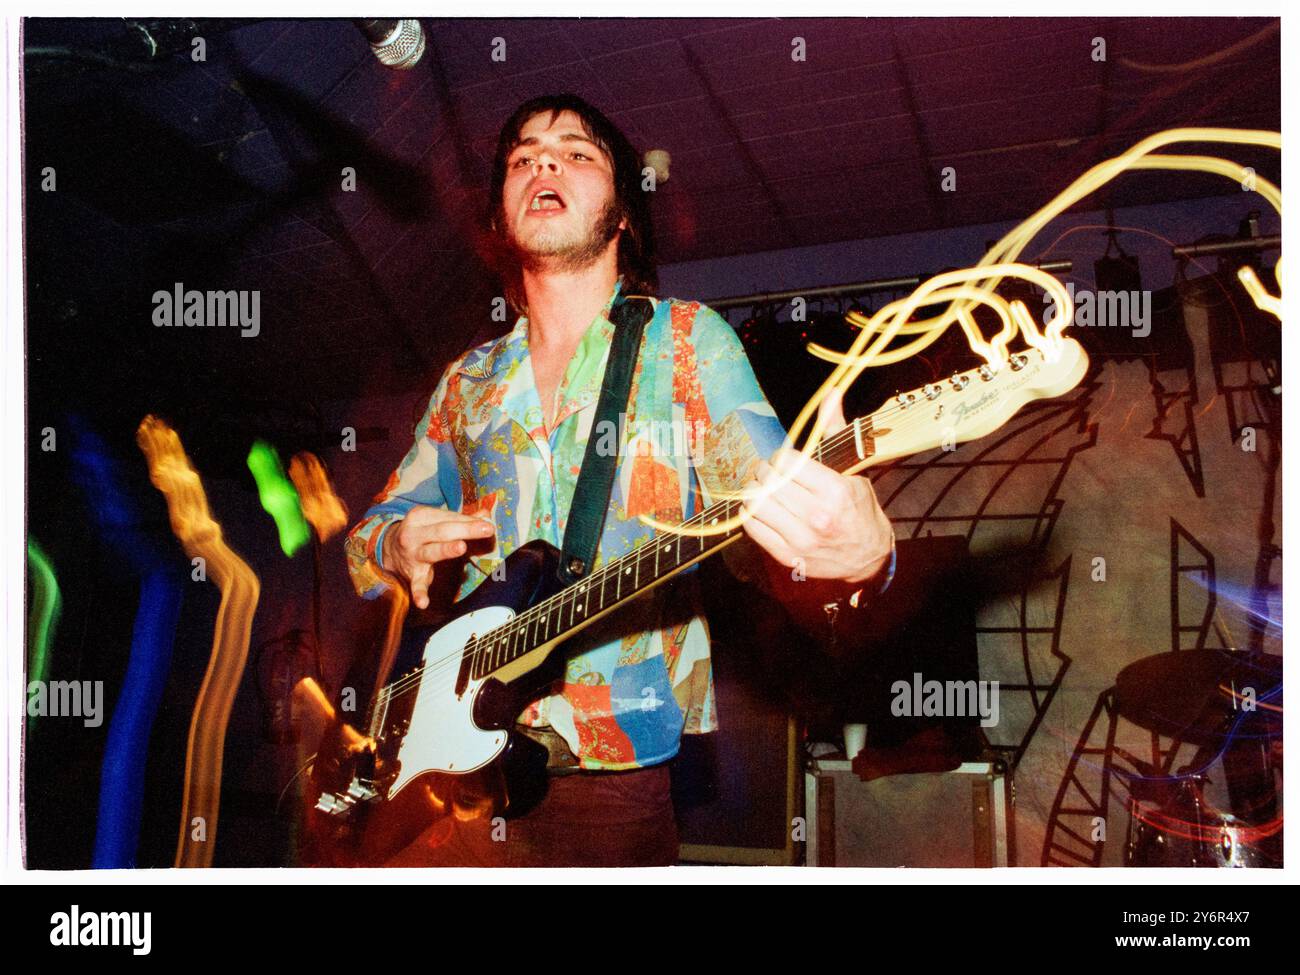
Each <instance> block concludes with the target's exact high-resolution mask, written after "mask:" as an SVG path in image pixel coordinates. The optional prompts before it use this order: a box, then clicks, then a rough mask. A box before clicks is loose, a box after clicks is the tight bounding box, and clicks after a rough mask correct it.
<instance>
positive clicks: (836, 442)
mask: <svg viewBox="0 0 1300 975" xmlns="http://www.w3.org/2000/svg"><path fill="white" fill-rule="evenodd" d="M925 402H931V401H923V400H918V401H916V402H913V403H911V404H909V405H908V406H906V407H904V406H891V407H884V408H882V409H881V410H879V411H877V412H876V413H874V414H871V416H870V417H868V419H871V420H873V421H874V420H875V419H877V418H878V417H885V416H892V415H893V414H895V413H901V412H903V411H904V410H907V409H910V408H911V407H919V406H921V405H922V404H923V403H925ZM923 412H924V411H923V410H920V409H916V410H913V411H912V413H911V414H908V415H906V416H905V417H904V420H907V419H910V418H912V417H917V416H920V415H921V414H922V413H923ZM895 426H896V428H899V429H901V425H900V424H896V425H895ZM874 427H875V424H874V423H873V429H874ZM868 432H870V431H868ZM841 454H842V455H843V456H839V455H841ZM832 455H835V456H832ZM818 456H819V457H820V459H821V462H822V463H825V462H826V461H827V460H831V461H832V463H830V464H827V466H831V467H836V468H837V469H838V468H840V466H841V465H840V464H838V463H836V462H835V461H838V460H843V461H846V463H844V464H843V465H842V467H843V468H847V467H849V466H850V465H851V464H853V463H855V462H856V461H857V460H859V457H858V454H857V447H856V437H855V436H854V433H853V425H852V424H850V425H849V426H847V427H845V428H844V430H842V431H839V432H837V433H835V434H832V435H831V436H830V437H828V438H827V439H826V440H825V441H823V443H822V444H821V445H820V447H819V454H818ZM742 503H743V501H742V500H741V499H728V500H726V501H722V502H718V504H716V505H713V506H711V507H710V508H706V509H705V510H704V511H702V512H699V513H698V514H696V515H693V516H692V517H691V518H690V519H688V520H687V521H686V522H684V523H683V524H684V525H686V526H689V527H698V526H700V525H703V524H705V523H706V522H705V516H706V515H708V516H714V515H715V514H716V509H719V508H726V509H727V510H728V511H730V510H731V509H732V508H733V507H739V506H740V505H741V504H742ZM734 533H735V530H733V532H732V533H730V534H734ZM682 537H686V536H682ZM654 547H657V546H654V545H644V546H641V547H640V548H638V549H637V550H636V551H635V552H633V553H628V555H625V556H621V557H620V559H617V560H615V561H614V562H611V563H610V564H609V565H608V566H605V567H602V568H601V569H600V570H599V571H598V572H597V573H594V574H593V576H592V578H591V579H590V580H588V585H587V586H586V587H585V588H582V587H581V586H570V587H568V588H566V589H565V590H562V591H561V592H560V593H558V594H556V596H555V597H552V598H554V599H557V600H559V603H558V604H557V605H556V606H554V607H553V608H554V610H555V611H556V612H559V611H561V610H562V609H563V603H564V600H565V599H573V598H575V597H576V596H577V595H579V594H580V592H579V590H581V592H586V591H587V590H589V589H593V588H595V586H596V581H595V580H596V576H597V575H604V574H605V573H609V572H612V570H614V569H624V568H625V567H626V566H625V564H624V563H623V562H622V560H623V559H631V560H632V563H633V564H635V566H636V568H637V569H638V571H639V568H640V564H641V563H642V562H644V561H645V560H646V559H647V558H648V557H649V555H650V554H651V553H650V552H649V551H648V550H649V549H651V548H654ZM604 581H605V580H604V579H602V581H601V586H602V590H603V585H604ZM620 601H621V600H620ZM548 602H549V600H544V601H543V602H542V603H540V604H538V606H536V607H532V608H531V609H529V610H527V611H525V612H524V613H521V614H520V615H519V616H516V617H514V618H512V619H511V620H509V621H507V622H505V623H502V624H500V626H498V627H496V628H494V629H493V630H490V631H489V632H488V633H485V634H483V636H481V637H477V638H476V639H475V640H474V641H472V642H471V643H468V644H465V645H462V646H461V647H460V648H458V649H457V650H455V651H453V652H451V653H449V654H447V655H445V656H443V657H440V658H437V659H436V660H434V661H430V662H429V663H426V664H424V665H422V666H419V667H416V668H415V669H414V670H412V671H411V672H410V673H409V674H407V675H405V676H404V677H403V678H401V679H400V680H398V681H395V682H394V683H393V684H392V685H390V686H389V687H388V688H386V689H385V692H381V697H380V700H381V701H385V702H390V701H391V700H392V699H393V698H395V697H397V696H399V695H401V694H403V693H405V692H406V691H407V690H408V689H410V688H412V687H413V686H415V685H417V684H418V683H419V682H420V681H421V680H422V679H423V678H424V677H425V676H429V677H433V676H436V675H438V674H439V673H442V672H445V671H446V670H447V669H449V668H450V667H452V666H455V667H456V668H457V669H459V667H460V666H461V665H462V664H463V663H464V662H465V657H466V655H467V654H468V655H469V657H470V667H471V672H472V670H473V668H474V667H475V665H476V664H477V662H478V655H479V654H480V653H482V652H484V651H485V650H486V649H487V648H488V645H489V641H488V637H489V634H493V633H497V632H498V631H499V630H502V629H508V633H507V634H506V635H505V636H503V637H501V639H504V640H507V641H509V642H511V643H513V642H514V640H515V639H516V638H517V637H518V636H519V635H521V634H526V631H527V629H528V627H529V626H531V625H533V623H535V622H536V621H537V619H538V618H539V617H540V616H541V614H542V613H543V607H546V606H547V604H548ZM557 635H558V634H557ZM554 638H555V637H551V639H554ZM490 643H491V644H496V643H497V639H496V638H493V639H492V640H491V641H490ZM471 647H473V649H470V648H471ZM520 656H523V654H518V655H515V656H513V657H512V658H511V660H514V659H518V658H519V657H520ZM501 666H504V664H502V665H501ZM494 669H500V668H499V667H497V668H494Z"/></svg>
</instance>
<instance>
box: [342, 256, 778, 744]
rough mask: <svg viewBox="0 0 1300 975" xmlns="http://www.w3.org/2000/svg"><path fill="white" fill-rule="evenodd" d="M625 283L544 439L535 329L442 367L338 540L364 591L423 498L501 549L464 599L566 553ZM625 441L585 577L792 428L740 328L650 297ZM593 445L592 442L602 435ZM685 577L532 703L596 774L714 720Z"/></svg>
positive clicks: (585, 648) (698, 623)
mask: <svg viewBox="0 0 1300 975" xmlns="http://www.w3.org/2000/svg"><path fill="white" fill-rule="evenodd" d="M620 287H621V281H620V284H619V285H616V286H615V289H614V293H613V294H612V295H611V296H610V298H609V301H608V302H607V303H606V305H605V308H604V310H603V311H602V312H601V314H599V315H598V316H597V317H596V318H595V320H594V321H593V322H592V324H591V326H589V327H588V329H587V331H586V333H585V334H584V335H583V337H582V339H581V340H580V341H579V343H578V346H577V349H576V351H575V352H574V355H573V357H572V359H571V360H570V361H569V364H568V366H567V368H566V371H565V374H564V377H563V379H562V381H561V383H560V386H559V389H558V390H557V394H556V395H557V401H558V410H557V412H556V418H555V422H554V425H553V428H552V429H551V430H550V432H549V436H548V434H547V431H546V429H545V426H544V423H543V419H542V408H541V402H540V398H539V396H538V391H537V387H536V385H535V381H534V374H533V369H532V363H531V360H530V358H529V352H528V319H527V317H526V316H521V317H520V318H519V320H518V321H517V322H516V324H515V326H514V329H513V330H512V331H511V332H509V333H508V334H506V335H505V336H503V337H501V338H498V339H495V340H492V341H490V342H486V343H484V344H483V345H480V346H477V347H476V348H473V349H470V350H469V351H468V352H466V353H465V354H463V355H462V356H460V357H459V358H458V359H456V360H455V361H454V362H452V363H451V365H450V366H448V367H447V369H446V371H445V372H444V373H443V375H442V378H441V380H440V381H439V383H438V385H437V388H436V390H435V391H434V394H433V397H432V399H431V400H430V402H429V407H428V410H427V411H426V412H425V414H424V417H423V418H422V419H421V420H420V423H419V426H418V427H417V429H416V440H415V445H414V446H413V447H412V448H411V450H410V452H409V453H408V454H407V455H406V457H405V458H404V459H403V460H402V462H401V464H400V465H399V466H398V468H397V470H396V471H394V472H393V474H392V476H391V477H390V478H389V480H388V483H387V485H386V486H385V487H384V489H383V491H382V492H380V494H379V495H378V497H377V498H376V499H375V504H374V505H373V507H371V508H370V509H369V510H368V511H367V512H366V514H365V517H364V518H363V519H362V521H361V522H360V523H359V524H358V525H357V526H356V527H355V528H353V530H352V532H351V533H350V534H349V537H348V540H347V546H346V550H347V557H348V565H349V570H350V572H351V574H352V579H353V583H354V585H355V586H356V588H357V591H358V592H359V593H361V594H362V595H363V596H365V597H366V598H374V597H376V596H378V595H379V594H380V593H382V592H383V591H384V589H385V588H386V583H385V582H384V580H383V578H382V577H381V576H380V575H379V573H378V572H377V571H376V570H377V563H378V560H379V558H380V556H381V554H382V545H383V539H384V534H385V532H386V531H387V529H388V528H389V527H390V526H392V525H393V524H394V523H395V522H397V521H398V520H400V519H401V518H402V517H403V516H404V515H405V513H406V512H407V511H409V510H410V509H411V508H412V507H413V506H415V505H434V506H439V507H445V508H449V509H451V510H455V511H459V512H462V513H464V514H467V515H476V516H479V517H483V518H486V519H488V520H490V521H491V522H492V523H493V524H494V525H495V526H496V544H495V548H494V549H493V550H492V551H491V552H490V553H488V554H486V555H483V556H481V557H476V558H474V559H472V560H467V561H466V563H465V567H464V574H463V577H462V580H461V583H460V587H459V591H458V593H457V596H456V599H457V600H459V599H463V598H464V597H465V596H467V595H468V594H469V593H470V592H472V591H473V590H474V589H475V588H476V587H477V586H478V585H479V583H480V582H482V581H483V580H484V579H486V578H487V577H488V575H490V573H491V572H492V569H493V567H494V566H495V565H497V564H498V563H499V562H500V561H501V560H503V559H505V558H506V556H508V555H509V554H510V553H511V552H512V551H514V550H515V549H516V548H518V547H519V546H521V545H523V544H525V543H526V542H529V541H531V540H533V539H537V538H542V539H546V540H547V541H549V542H550V543H551V544H553V545H555V546H556V547H559V546H560V545H561V544H562V541H563V534H564V528H565V524H566V516H567V513H568V510H569V506H570V503H571V501H572V499H573V492H574V486H575V484H576V482H577V478H578V471H579V468H580V466H581V464H582V459H583V455H584V452H585V450H586V447H587V438H588V435H589V434H590V432H591V427H592V422H593V415H594V414H595V412H596V403H597V400H598V399H599V395H600V388H601V383H602V380H603V378H604V372H605V362H606V360H607V359H608V356H609V350H610V344H611V340H612V338H613V334H614V326H613V325H612V324H611V323H610V321H609V314H610V312H611V309H612V306H613V303H614V300H615V298H616V297H617V295H618V294H619V290H620ZM654 307H655V313H654V316H653V317H652V318H651V319H650V321H649V322H647V324H646V328H645V333H644V336H643V338H642V343H641V352H640V357H639V359H638V361H637V365H636V367H635V370H634V373H633V380H632V390H631V393H630V396H629V400H628V402H629V404H630V406H629V410H628V412H627V415H626V418H625V423H624V424H623V429H621V430H620V431H619V432H618V437H619V446H620V452H619V460H618V464H617V468H616V473H615V479H614V485H613V490H612V492H611V498H610V510H609V513H608V515H607V516H606V520H605V525H604V529H603V534H602V535H601V542H600V548H599V551H598V553H597V557H596V562H595V565H594V566H593V569H598V568H599V567H600V566H601V565H602V564H603V563H604V562H605V561H607V560H609V559H612V558H617V557H618V556H621V555H624V554H626V553H627V552H629V551H631V550H632V549H634V548H636V547H637V546H639V545H643V544H645V543H646V542H647V541H648V540H649V539H650V538H652V537H653V536H654V532H653V530H652V529H651V528H649V527H648V526H646V525H645V524H643V523H642V522H641V521H640V520H639V518H638V517H637V516H638V515H641V514H649V515H652V516H654V517H655V518H657V519H659V520H660V521H663V522H667V523H676V522H679V521H681V520H682V519H684V518H689V517H691V516H692V515H694V514H695V513H697V512H698V511H700V510H701V508H702V507H707V506H708V505H710V504H712V503H713V501H714V500H717V498H718V495H717V493H716V492H718V491H721V490H733V489H737V488H739V487H740V486H742V485H743V484H744V483H745V481H746V480H747V479H748V477H749V474H750V468H751V465H752V464H753V463H754V462H755V461H757V460H758V458H760V457H762V458H767V457H770V456H771V454H772V453H773V452H774V451H775V450H776V449H777V448H778V447H780V446H781V444H782V443H783V442H784V439H785V430H784V429H783V428H782V426H781V423H780V421H779V420H778V419H777V417H776V415H775V413H774V412H773V410H772V408H771V406H770V405H769V404H768V402H767V399H766V398H765V397H764V395H763V393H762V390H761V389H760V388H759V385H758V382H757V380H756V379H755V377H754V372H753V369H752V368H751V366H750V364H749V360H748V359H747V358H746V356H745V352H744V349H743V347H742V346H741V343H740V339H739V338H738V337H737V335H736V333H735V331H734V329H732V327H731V326H730V325H729V324H728V323H727V321H726V320H725V319H723V318H722V317H721V316H720V315H718V314H717V313H716V312H714V311H713V310H711V309H709V308H707V307H704V306H703V305H700V304H698V303H689V302H684V301H678V300H676V299H664V300H659V301H654ZM598 435H599V434H598ZM696 568H697V567H692V568H691V569H687V570H685V571H684V572H682V573H680V574H679V575H678V576H677V577H676V579H675V580H670V581H669V582H668V583H665V584H663V585H661V586H659V587H657V588H655V589H652V590H650V591H649V592H648V593H646V594H645V595H644V596H642V597H641V598H640V599H638V600H635V601H634V602H632V603H631V604H629V605H627V606H625V607H623V608H621V609H620V610H619V611H617V612H614V613H611V614H609V615H608V616H606V617H604V618H603V619H601V620H599V621H597V622H596V623H594V624H592V625H591V626H589V627H587V628H586V629H585V630H582V631H580V632H579V633H578V634H576V635H575V636H574V637H573V638H572V639H571V640H570V641H569V642H568V643H567V644H565V645H563V646H562V647H561V648H560V650H558V651H557V652H560V653H564V654H565V655H566V658H567V665H566V673H565V676H564V678H563V686H562V688H559V689H558V693H555V694H552V695H551V696H549V697H545V698H543V699H542V700H540V701H538V702H536V703H535V704H533V705H530V706H529V707H528V709H527V710H526V711H525V712H524V714H522V715H521V716H520V720H521V721H522V722H523V723H524V724H526V725H532V726H545V725H550V726H551V727H553V728H554V729H555V731H557V732H559V734H560V735H561V736H563V737H564V739H565V740H566V741H567V742H568V744H569V747H570V748H571V749H572V750H573V752H574V754H575V755H576V756H577V757H578V760H579V762H580V764H581V765H582V766H583V767H584V768H588V769H629V768H640V767H646V766H650V765H655V764H658V763H660V762H663V761H666V760H668V759H670V758H672V757H673V756H674V755H675V754H677V750H678V748H679V746H680V741H681V735H682V733H683V732H685V733H688V734H690V733H702V732H708V731H712V730H714V729H715V728H716V727H717V715H716V710H715V707H714V699H713V675H712V668H711V662H710V658H709V631H708V626H707V624H706V622H705V619H704V617H703V615H702V612H701V603H700V598H699V591H698V579H697V573H696V571H695V569H696Z"/></svg>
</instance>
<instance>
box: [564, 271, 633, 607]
mask: <svg viewBox="0 0 1300 975" xmlns="http://www.w3.org/2000/svg"><path fill="white" fill-rule="evenodd" d="M653 314H654V306H653V305H652V304H651V303H650V300H649V299H648V298H641V297H625V296H623V295H619V297H618V299H617V300H616V301H615V303H614V307H613V308H611V309H610V315H609V320H610V322H612V323H613V325H614V339H613V341H612V342H611V343H610V350H609V359H608V360H607V361H606V363H605V377H604V380H603V381H602V383H601V387H600V399H599V400H597V403H596V415H595V417H594V418H593V419H592V421H591V432H590V433H589V434H588V435H587V450H586V453H584V454H583V455H582V468H581V470H580V472H579V474H578V483H577V484H576V485H575V486H574V488H573V503H572V504H571V505H570V506H569V521H568V524H567V525H566V526H565V529H564V545H563V546H562V547H561V549H560V568H559V576H560V579H561V580H562V581H563V582H564V583H566V584H571V583H574V582H577V581H578V580H579V579H581V578H583V577H584V576H585V575H586V574H587V573H588V572H590V571H591V567H592V565H593V564H594V563H595V561H596V549H597V547H598V546H599V545H600V536H601V533H602V532H603V531H604V528H605V515H606V514H607V513H608V511H609V495H610V491H611V489H612V488H613V486H614V471H615V469H616V468H617V466H618V453H619V451H618V450H617V449H616V450H614V451H613V452H612V453H610V452H605V451H601V450H599V449H598V447H597V445H598V444H599V443H600V442H601V441H602V440H603V439H604V438H602V437H601V436H599V433H600V431H602V430H607V429H609V427H607V426H605V425H604V424H606V423H613V424H614V429H615V430H618V429H620V428H621V425H620V424H619V422H618V414H619V412H620V411H623V410H626V409H627V398H628V393H629V391H630V390H631V388H632V371H633V367H634V366H635V365H636V360H637V354H638V352H639V351H640V349H641V336H642V334H643V333H644V332H645V326H646V322H648V321H649V320H650V318H651V316H652V315H653ZM616 442H617V441H616ZM619 446H620V447H621V445H619Z"/></svg>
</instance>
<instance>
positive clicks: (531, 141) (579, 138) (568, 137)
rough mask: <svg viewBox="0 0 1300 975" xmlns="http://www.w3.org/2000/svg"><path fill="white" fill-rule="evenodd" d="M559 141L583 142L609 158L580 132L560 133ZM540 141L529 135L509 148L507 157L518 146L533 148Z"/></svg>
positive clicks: (597, 144) (589, 138)
mask: <svg viewBox="0 0 1300 975" xmlns="http://www.w3.org/2000/svg"><path fill="white" fill-rule="evenodd" d="M559 140H560V141H561V142H585V143H586V144H587V145H589V146H591V147H592V148H593V149H597V150H599V151H600V152H601V153H602V154H603V155H604V156H606V157H607V158H608V156H609V153H608V152H606V151H605V150H604V149H601V148H600V144H599V143H597V142H595V141H593V140H592V139H591V137H590V136H586V135H583V134H582V133H581V132H562V133H560V135H559ZM541 141H542V140H541V139H539V138H538V137H537V136H535V135H530V136H528V137H526V138H523V139H519V140H518V141H517V142H516V143H515V144H514V145H513V146H511V147H510V152H509V155H514V153H515V150H516V149H518V148H519V147H520V146H535V145H537V144H538V143H540V142H541Z"/></svg>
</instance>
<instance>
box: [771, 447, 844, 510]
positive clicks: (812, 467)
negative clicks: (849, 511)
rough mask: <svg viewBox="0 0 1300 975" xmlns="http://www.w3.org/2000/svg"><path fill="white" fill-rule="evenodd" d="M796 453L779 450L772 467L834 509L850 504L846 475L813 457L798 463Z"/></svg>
mask: <svg viewBox="0 0 1300 975" xmlns="http://www.w3.org/2000/svg"><path fill="white" fill-rule="evenodd" d="M796 453H797V451H793V450H790V449H789V448H782V449H781V450H778V451H777V452H776V453H775V454H773V456H772V466H773V467H775V468H776V469H777V470H780V471H786V472H787V473H788V474H789V475H790V478H791V480H792V481H793V482H794V483H795V484H799V485H801V486H802V487H804V488H806V489H807V490H808V491H810V492H811V493H812V494H814V495H815V496H816V497H818V498H821V499H822V500H823V501H824V502H825V503H826V504H829V505H831V506H832V507H834V506H837V505H843V504H846V503H848V501H849V500H850V498H849V491H848V485H846V484H845V483H844V479H845V475H843V474H841V473H840V472H839V471H835V470H832V469H831V468H829V467H827V466H826V465H825V464H822V463H820V462H818V461H815V460H813V459H812V458H811V457H809V458H807V459H806V460H803V461H798V460H797V459H796V458H795V457H794V456H793V455H794V454H796Z"/></svg>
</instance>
